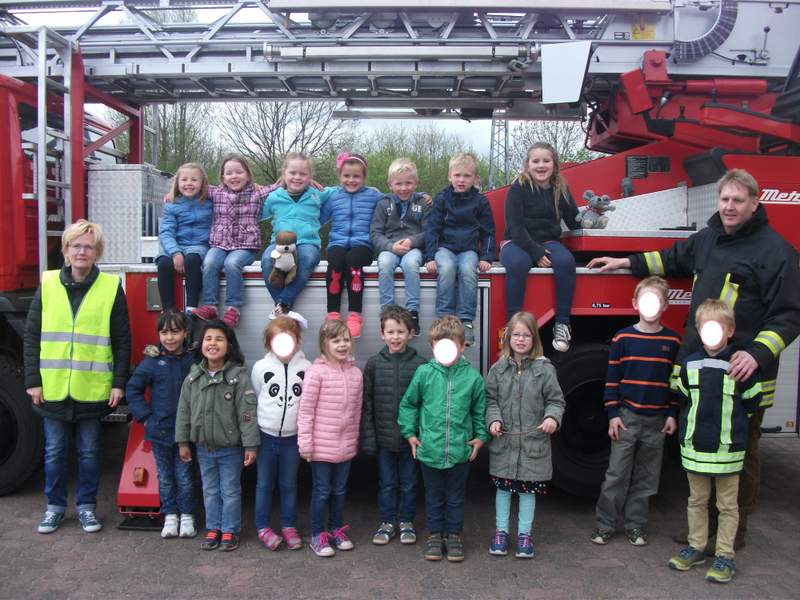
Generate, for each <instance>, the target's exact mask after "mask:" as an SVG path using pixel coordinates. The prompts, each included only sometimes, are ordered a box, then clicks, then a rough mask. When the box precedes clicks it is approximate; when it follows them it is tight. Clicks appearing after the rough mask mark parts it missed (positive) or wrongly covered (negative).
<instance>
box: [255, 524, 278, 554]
mask: <svg viewBox="0 0 800 600" xmlns="http://www.w3.org/2000/svg"><path fill="white" fill-rule="evenodd" d="M258 539H260V540H261V543H262V544H264V546H266V548H267V550H277V549H278V546H280V545H281V542H282V541H283V539H281V536H279V535H278V534H277V533H275V532H274V531H272V529H271V528H269V527H265V528H264V529H259V530H258Z"/></svg>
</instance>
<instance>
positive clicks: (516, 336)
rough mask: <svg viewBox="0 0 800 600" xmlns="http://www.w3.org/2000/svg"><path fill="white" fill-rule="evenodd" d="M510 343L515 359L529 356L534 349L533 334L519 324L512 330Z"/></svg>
mask: <svg viewBox="0 0 800 600" xmlns="http://www.w3.org/2000/svg"><path fill="white" fill-rule="evenodd" d="M509 342H510V344H511V351H512V352H513V353H514V357H515V358H522V357H525V356H528V354H530V351H531V349H533V334H532V333H531V331H530V329H528V328H527V327H525V325H523V324H522V323H517V324H516V325H514V329H512V330H511V335H510V336H509Z"/></svg>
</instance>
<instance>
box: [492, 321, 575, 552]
mask: <svg viewBox="0 0 800 600" xmlns="http://www.w3.org/2000/svg"><path fill="white" fill-rule="evenodd" d="M565 404H566V403H565V402H564V394H563V393H562V391H561V387H560V386H559V385H558V379H557V377H556V369H555V367H554V366H553V364H552V363H551V362H550V361H549V360H548V359H546V358H545V357H544V352H543V349H542V340H541V338H540V337H539V328H538V327H537V325H536V317H534V316H533V315H532V314H531V313H528V312H519V313H517V314H515V315H514V316H513V317H511V320H510V321H509V322H508V325H507V326H506V329H505V332H504V333H503V340H502V356H501V357H500V358H499V359H498V360H497V362H496V363H494V364H493V365H492V368H491V369H489V373H488V375H487V376H486V424H487V426H488V428H489V433H490V434H491V435H492V436H493V439H492V440H491V441H490V442H489V473H490V475H491V478H492V483H493V484H494V486H495V487H496V488H497V492H496V494H495V527H496V529H495V534H494V538H493V539H492V543H491V545H490V547H489V554H493V555H496V556H505V555H506V554H508V534H509V530H510V528H509V520H510V513H511V497H512V495H513V494H514V493H516V494H517V495H518V496H519V517H518V522H517V547H516V552H515V556H516V557H517V558H533V553H534V550H533V539H532V534H531V532H532V529H533V515H534V511H535V509H536V494H541V493H544V492H545V491H546V490H547V482H548V481H549V480H550V478H551V477H552V474H553V462H552V458H551V454H550V436H551V435H552V434H553V433H554V432H555V431H556V430H557V429H558V428H559V426H560V424H561V417H562V415H563V414H564V406H565Z"/></svg>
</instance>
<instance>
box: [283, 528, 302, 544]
mask: <svg viewBox="0 0 800 600" xmlns="http://www.w3.org/2000/svg"><path fill="white" fill-rule="evenodd" d="M281 534H282V535H283V541H284V542H286V547H287V548H289V550H299V549H300V548H302V547H303V539H302V538H301V537H300V534H299V533H297V528H295V527H284V528H283V529H281Z"/></svg>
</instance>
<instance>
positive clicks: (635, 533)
mask: <svg viewBox="0 0 800 600" xmlns="http://www.w3.org/2000/svg"><path fill="white" fill-rule="evenodd" d="M625 535H627V536H628V541H629V542H630V543H631V544H633V545H634V546H647V534H646V533H645V532H644V531H642V530H641V529H639V528H638V527H634V528H633V529H628V530H626V531H625Z"/></svg>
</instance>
